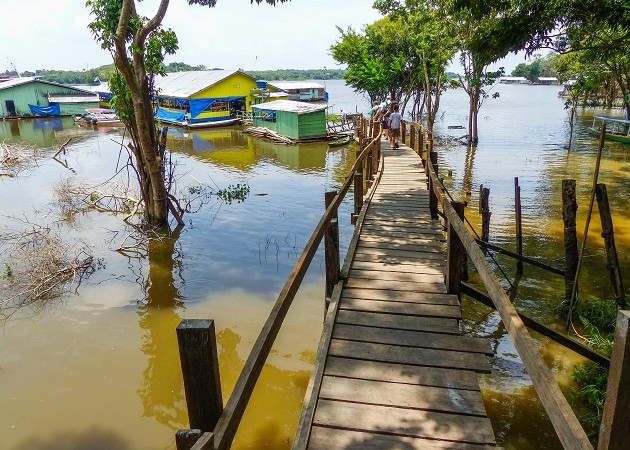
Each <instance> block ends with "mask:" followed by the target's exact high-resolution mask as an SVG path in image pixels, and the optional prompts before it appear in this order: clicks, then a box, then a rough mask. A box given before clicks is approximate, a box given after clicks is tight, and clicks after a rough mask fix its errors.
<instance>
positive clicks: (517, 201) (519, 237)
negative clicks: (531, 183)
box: [514, 177, 523, 275]
mask: <svg viewBox="0 0 630 450" xmlns="http://www.w3.org/2000/svg"><path fill="white" fill-rule="evenodd" d="M514 211H515V212H516V253H517V254H518V256H523V218H522V216H521V187H520V186H519V185H518V177H514ZM516 273H517V274H519V275H522V274H523V261H521V260H520V259H519V260H518V261H517V262H516Z"/></svg>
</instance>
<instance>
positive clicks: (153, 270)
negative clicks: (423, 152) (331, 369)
mask: <svg viewBox="0 0 630 450" xmlns="http://www.w3.org/2000/svg"><path fill="white" fill-rule="evenodd" d="M327 83H328V86H327V89H328V90H329V92H331V98H333V97H334V98H340V99H345V100H343V101H336V102H335V110H339V109H340V108H343V109H345V110H347V111H354V110H357V109H358V110H359V111H361V110H362V109H363V110H364V111H365V110H366V109H367V108H368V107H369V105H367V102H366V101H365V100H364V99H361V98H358V97H356V96H355V95H354V94H353V93H352V90H351V89H349V88H347V87H345V85H343V82H340V81H338V80H337V81H335V80H328V81H327ZM497 89H498V91H499V92H500V94H501V96H500V98H499V99H496V100H494V99H493V100H488V102H487V103H486V104H485V105H484V106H483V108H482V110H481V114H480V117H481V119H480V125H479V129H480V144H479V146H478V147H477V148H476V149H469V148H467V147H466V146H462V145H458V144H452V143H450V144H449V143H448V142H446V140H444V138H445V137H447V136H448V135H451V136H454V137H458V136H461V135H462V134H464V132H465V131H462V130H453V129H449V128H448V127H449V126H452V125H465V124H466V123H467V120H466V114H467V106H466V105H467V103H466V96H465V94H464V93H463V92H461V91H449V92H447V93H446V94H445V96H444V98H443V101H442V104H441V108H442V111H443V112H444V114H443V116H442V117H441V120H439V121H438V122H437V123H436V130H435V131H436V133H435V134H436V136H438V137H440V138H442V139H443V143H442V144H439V145H436V149H437V150H438V151H439V152H440V170H441V172H442V174H446V173H447V170H448V169H450V170H452V171H453V176H452V177H446V180H445V183H446V184H447V186H448V188H449V190H450V192H451V193H452V195H453V197H455V198H456V199H464V200H466V201H468V202H469V203H468V208H467V210H466V214H467V217H468V218H469V219H470V221H471V222H472V223H473V224H474V225H475V227H476V228H477V230H480V228H481V226H480V218H479V216H478V214H477V212H476V211H477V203H478V190H479V185H480V184H483V185H484V187H489V188H490V190H491V191H490V205H491V210H492V221H491V231H490V235H491V241H492V242H494V243H497V244H499V245H503V246H505V247H507V248H510V249H513V248H514V210H513V204H514V177H519V181H520V185H521V197H522V204H523V215H524V223H523V225H524V239H525V242H524V252H525V254H526V255H528V256H532V257H536V258H540V259H541V260H543V261H547V262H549V263H551V264H554V265H556V266H558V267H561V266H562V257H563V247H562V245H563V244H562V216H561V195H560V194H561V193H560V185H561V180H562V179H563V178H575V179H576V180H577V185H578V202H579V205H580V207H579V209H578V234H579V236H580V237H581V235H582V230H583V226H584V221H585V218H586V209H587V206H588V196H589V193H590V187H591V183H592V177H593V169H594V165H595V164H594V156H595V154H596V141H597V139H596V138H594V137H592V136H590V135H589V134H588V133H587V131H586V126H587V125H588V124H589V123H590V121H591V117H592V114H593V113H594V112H593V110H585V111H580V115H579V122H578V125H577V128H576V135H575V138H574V145H573V148H572V149H571V151H570V152H568V151H567V149H566V148H565V145H566V144H567V142H568V135H567V132H568V126H567V124H566V121H567V117H568V115H567V112H566V111H565V110H564V104H563V101H562V100H560V99H558V98H557V96H556V93H557V90H558V87H554V86H551V87H549V86H508V85H501V86H498V88H497ZM335 93H336V94H338V96H337V97H335V96H334V94H335ZM344 101H345V102H346V103H344ZM356 105H359V106H356ZM360 105H363V106H360ZM613 113H615V112H613ZM69 138H72V140H71V141H70V143H69V144H68V146H67V149H66V152H65V154H61V155H59V157H58V159H57V160H53V159H52V158H50V157H51V156H52V155H53V154H54V153H55V152H56V149H57V148H58V147H59V146H60V145H61V144H63V143H64V142H66V140H67V139H69ZM0 140H1V141H6V142H24V143H27V144H29V145H31V146H34V147H35V148H37V149H39V151H41V152H42V154H43V155H44V156H45V157H43V158H41V159H40V160H38V163H37V165H36V166H34V167H29V168H28V169H27V170H25V171H24V172H21V173H19V174H18V175H17V176H15V177H0V196H1V198H2V206H3V212H2V214H3V225H4V226H6V227H9V228H11V229H15V228H17V227H19V226H20V224H22V226H23V225H24V222H25V221H30V222H33V223H38V224H43V225H48V226H51V227H52V228H53V229H54V230H56V231H58V232H59V233H60V234H61V235H62V236H63V238H64V240H67V241H68V242H73V241H74V240H81V241H84V242H86V243H88V244H89V245H90V246H92V247H91V248H92V250H93V253H94V256H95V257H96V258H100V261H101V262H102V267H101V268H100V269H99V270H98V271H97V272H95V273H94V274H93V275H92V277H91V278H90V279H89V280H88V282H87V283H84V284H83V285H81V286H80V288H79V289H78V291H77V293H70V294H67V295H65V296H63V297H61V298H57V299H54V300H51V301H48V302H47V303H46V305H44V306H43V307H42V308H39V309H37V310H28V309H25V310H21V311H19V312H18V313H16V314H14V315H13V317H11V319H10V320H7V321H4V322H3V323H2V324H1V328H0V330H1V333H2V336H1V340H0V367H1V370H0V383H1V384H2V393H3V395H2V396H0V431H1V432H0V448H2V449H9V450H16V449H17V450H26V449H29V450H32V449H35V450H52V449H58V448H67V449H86V448H90V449H112V448H116V449H124V450H127V449H128V450H136V449H166V448H174V433H175V431H176V430H177V429H179V428H185V427H187V426H188V423H187V422H188V419H187V415H186V406H185V399H184V393H183V382H182V379H181V369H180V365H179V357H178V350H177V341H176V337H175V328H176V326H177V324H178V323H179V322H180V320H182V319H184V318H200V319H201V318H203V319H206V318H209V319H213V320H214V321H215V328H216V331H217V339H218V345H219V360H220V366H221V367H220V369H221V377H222V379H221V382H222V387H223V392H224V401H225V399H226V398H227V396H228V395H229V392H230V391H231V390H232V388H233V386H234V384H235V382H236V378H237V376H238V374H239V372H240V370H241V368H242V366H243V364H244V361H245V359H246V358H247V355H248V353H249V350H250V349H251V347H252V345H253V342H254V340H255V339H256V336H257V334H258V332H259V330H260V329H261V327H262V325H263V323H264V321H265V319H266V317H267V315H268V313H269V310H270V309H271V306H272V304H273V302H274V301H275V299H276V297H277V295H278V292H279V291H280V289H281V288H282V286H283V284H284V282H285V281H286V278H287V276H288V274H289V273H290V270H291V268H292V267H293V265H294V263H295V261H296V259H297V258H298V256H299V254H300V252H301V251H302V249H303V247H304V245H305V243H306V241H307V239H308V237H309V236H310V233H311V232H312V230H313V229H314V227H315V225H316V223H317V221H318V219H319V217H320V216H321V214H322V212H323V210H324V204H323V197H324V192H326V191H328V190H333V189H336V188H338V187H339V186H340V185H341V183H342V182H343V180H344V177H345V175H346V173H347V171H348V170H349V168H350V167H351V164H352V163H353V161H354V157H355V150H356V148H355V147H353V146H347V147H342V148H334V149H328V147H327V145H325V144H321V143H319V144H318V143H313V144H301V145H297V146H278V145H273V144H271V143H269V142H265V141H261V140H257V139H253V138H251V137H250V136H248V135H246V134H244V133H242V132H241V130H240V129H239V128H227V129H216V130H199V131H195V132H192V133H191V132H187V131H184V130H179V129H173V130H171V132H170V136H169V141H168V145H169V148H170V149H171V150H173V152H174V157H175V159H176V162H177V164H178V173H179V174H180V179H179V180H178V185H179V186H180V187H181V188H182V189H184V190H185V189H186V188H187V187H188V186H198V185H199V184H200V183H202V184H204V185H208V186H213V187H218V188H225V187H227V186H229V185H234V184H237V183H246V184H247V185H249V187H250V189H251V191H250V194H249V196H248V198H247V199H246V200H245V201H244V202H242V203H232V204H230V205H228V204H225V203H223V202H221V201H218V200H216V199H215V200H213V201H212V202H211V203H210V204H207V205H205V206H204V208H202V209H201V211H199V212H198V213H195V214H190V215H187V216H186V217H185V221H186V226H185V227H184V228H183V229H181V230H180V231H179V236H178V238H177V239H176V240H175V239H173V240H166V241H165V242H163V243H162V244H159V245H158V244H156V245H155V246H154V247H153V248H151V252H150V253H149V254H148V255H146V257H142V258H131V257H129V258H128V257H125V256H123V255H121V254H119V253H117V252H115V251H114V249H115V248H117V247H118V246H119V245H120V244H121V242H122V241H123V239H124V238H125V234H126V229H125V228H124V226H123V222H122V219H123V216H122V215H113V214H107V213H102V212H97V211H95V210H91V209H81V210H79V211H70V212H69V211H67V210H66V211H62V210H61V209H60V207H59V205H58V200H57V195H56V194H55V187H56V186H57V185H58V184H59V183H60V182H62V181H64V180H66V179H72V180H75V181H76V182H78V183H82V184H87V185H91V186H93V185H96V184H98V183H100V182H103V181H105V180H107V179H108V178H109V177H111V176H112V175H113V174H114V173H115V172H116V168H117V167H120V165H121V161H123V162H124V160H125V158H126V155H125V153H124V152H123V153H122V154H121V153H120V147H119V143H120V142H121V141H123V140H124V136H123V131H122V129H120V128H110V129H106V128H100V129H98V130H93V129H82V128H78V127H76V126H75V125H74V124H73V122H72V120H71V119H57V120H53V121H48V120H43V119H38V120H21V121H7V122H0ZM629 149H630V146H627V145H623V144H615V143H607V144H606V147H605V149H604V159H603V162H602V173H601V175H600V181H601V182H604V183H606V184H607V186H608V192H609V197H610V200H611V210H612V213H613V220H614V223H615V237H616V239H617V245H618V251H619V256H620V260H621V264H622V267H623V274H624V275H625V277H626V279H627V278H628V275H630V273H629V272H630V270H629V268H630V264H628V249H629V248H630V220H629V217H628V214H630V210H629V209H628V207H627V205H628V200H629V199H628V195H630V194H629V192H630V181H629V179H628V177H627V172H628V170H627V169H628V166H629V165H630V162H629V161H630V158H629V156H628V155H629V154H630V153H628V150H629ZM121 155H122V156H121ZM349 199H350V201H351V197H349ZM351 208H352V205H351V203H350V202H345V203H344V204H343V205H342V207H341V211H340V214H339V216H340V224H341V226H340V231H341V247H342V251H345V248H346V247H347V245H348V242H349V238H350V231H351V229H350V226H349V217H350V210H351ZM599 233H600V230H599V219H598V218H597V216H595V217H594V218H593V220H592V223H591V231H590V233H589V241H588V247H587V248H588V249H589V258H588V260H587V263H586V264H585V265H584V267H583V269H582V278H581V279H582V280H584V281H582V283H581V287H582V294H581V295H582V296H583V298H587V297H589V296H596V297H599V298H604V299H610V298H612V297H611V292H612V291H611V288H610V286H609V282H608V276H607V273H606V271H605V256H604V255H603V252H602V249H603V247H602V243H601V238H600V237H599ZM497 260H498V261H499V263H500V264H501V265H502V267H503V268H504V271H505V272H506V275H507V278H508V279H509V280H510V282H511V283H513V282H514V271H515V266H514V262H513V261H511V260H509V259H504V258H500V257H497ZM499 275H500V273H499ZM500 276H501V277H502V275H500ZM471 279H472V281H473V282H475V274H474V273H471ZM2 283H5V279H3V278H0V284H2ZM503 284H504V287H505V288H506V289H507V288H508V287H509V283H508V281H506V280H504V281H503ZM323 292H324V281H323V253H322V252H321V251H320V252H319V253H318V254H317V255H316V257H315V260H314V262H313V263H312V265H311V269H310V270H309V272H308V274H307V276H306V278H305V281H304V283H303V287H302V289H301V290H300V291H299V293H298V296H297V298H296V300H295V302H294V305H293V306H292V308H291V310H290V312H289V315H288V316H287V319H286V320H285V325H284V327H283V329H282V331H281V332H280V335H279V337H278V340H277V342H276V345H275V346H274V348H273V351H272V355H271V357H270V359H269V363H268V364H267V365H266V367H265V369H264V371H263V374H262V376H261V379H260V380H259V382H258V387H257V388H256V390H255V392H254V395H253V397H252V401H251V403H250V407H249V408H248V410H247V412H246V414H245V416H244V419H243V422H242V426H241V428H240V430H239V432H238V434H237V437H236V441H235V444H234V447H233V448H235V449H261V448H267V449H285V448H290V444H291V441H292V438H293V434H294V431H295V427H296V423H297V420H298V417H299V412H300V408H301V402H302V399H303V396H304V391H305V389H306V385H307V383H308V379H309V376H310V370H311V368H312V363H313V359H314V352H315V350H316V347H317V343H318V339H319V334H320V332H321V326H322V319H323V307H324V306H323ZM563 292H564V285H563V280H562V278H560V277H557V276H555V275H549V274H547V273H545V272H543V271H541V270H539V269H535V268H531V267H529V266H525V274H524V276H523V277H522V279H521V280H520V282H519V283H518V290H517V295H516V297H515V303H516V305H517V306H518V307H519V309H520V310H521V311H523V312H525V313H527V314H528V315H530V316H531V317H533V318H535V319H538V320H540V321H542V322H543V323H546V324H547V325H549V326H551V327H555V328H557V329H560V328H561V327H562V324H561V321H559V320H558V318H557V314H556V313H555V312H554V308H555V307H556V306H557V304H558V303H559V301H560V300H561V299H562V296H563ZM464 314H465V318H466V320H465V321H464V323H463V324H464V329H465V331H466V332H467V333H470V334H475V335H480V336H487V337H489V338H490V339H491V341H492V343H493V346H494V348H495V350H496V357H495V358H493V361H492V362H493V370H494V373H493V374H492V375H490V376H485V377H482V388H483V392H484V398H485V401H486V407H487V409H488V412H489V414H490V416H491V418H492V421H493V427H494V429H495V432H496V433H497V436H498V438H499V444H500V445H501V446H503V447H504V448H509V449H529V448H532V449H543V448H544V449H558V448H561V447H560V444H559V442H558V441H557V439H556V438H555V433H554V432H553V429H552V427H551V425H550V424H549V422H548V420H547V419H546V416H545V414H544V411H543V410H542V407H541V405H540V402H539V401H538V399H537V397H536V395H535V393H534V392H533V390H532V388H531V384H530V382H529V379H528V377H527V375H526V373H525V371H524V368H523V365H522V362H521V361H520V359H519V358H518V356H517V355H516V351H515V349H514V347H513V346H512V344H511V343H510V340H509V339H508V338H507V336H506V333H505V330H504V328H503V327H502V326H501V325H500V321H498V319H497V316H496V314H494V313H492V312H491V311H489V310H488V309H486V308H485V307H483V306H480V305H479V304H478V303H476V302H474V301H472V300H470V299H464ZM541 351H542V353H543V354H544V356H545V359H546V361H547V363H548V364H549V365H550V366H551V367H552V368H553V369H554V372H555V374H556V377H557V379H558V380H559V381H560V383H561V384H562V386H563V387H564V388H568V387H569V386H570V384H571V381H570V371H571V369H572V367H573V366H574V365H575V364H577V363H580V362H582V361H583V360H582V359H581V358H579V357H577V356H576V355H575V354H573V353H572V352H570V351H567V350H564V349H562V348H561V347H559V346H557V345H554V344H552V343H549V342H546V341H544V340H542V341H541ZM60 443H63V446H62V447H61V446H60Z"/></svg>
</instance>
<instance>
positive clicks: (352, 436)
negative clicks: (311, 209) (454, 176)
mask: <svg viewBox="0 0 630 450" xmlns="http://www.w3.org/2000/svg"><path fill="white" fill-rule="evenodd" d="M373 127H375V125H373V124H372V123H370V122H369V121H362V122H361V123H360V127H359V129H358V130H357V135H358V140H359V142H360V143H361V149H362V150H361V151H360V152H358V155H357V161H356V163H355V165H354V166H353V169H352V172H351V176H349V177H348V178H347V180H346V182H345V183H344V185H343V186H342V187H341V188H340V190H339V191H338V192H330V193H327V195H326V199H325V200H326V211H325V213H324V215H323V217H322V218H321V220H320V222H319V224H318V226H317V228H316V229H315V231H314V232H313V235H312V236H311V238H310V240H309V242H308V243H307V244H306V247H305V249H304V251H303V253H302V255H301V256H300V258H299V260H298V261H297V263H296V266H295V267H294V269H293V271H292V273H291V275H290V277H289V279H288V280H287V283H286V284H285V286H284V288H283V289H282V291H281V293H280V294H279V296H278V300H277V301H276V303H275V305H274V307H273V309H272V311H271V313H270V315H269V317H268V319H267V321H266V323H265V325H264V326H263V329H262V331H261V333H260V335H259V337H258V339H257V341H256V343H255V344H254V347H253V349H252V351H251V353H250V356H249V358H248V360H247V361H246V363H245V366H244V368H243V371H242V373H241V376H240V377H239V379H238V381H237V383H236V386H235V388H234V390H233V392H232V393H231V395H230V397H229V399H228V400H227V402H226V404H225V406H223V401H222V395H221V389H220V382H219V371H218V362H217V361H216V353H217V351H216V340H215V337H214V324H213V322H212V321H211V320H207V321H205V320H201V321H200V320H184V321H182V323H181V324H180V326H179V327H178V329H177V334H178V340H179V346H180V357H181V361H182V371H183V375H184V383H185V390H186V401H187V405H188V414H189V420H190V425H191V427H190V428H191V429H188V430H180V431H179V432H178V433H177V435H176V442H177V448H178V450H188V449H194V450H202V449H227V448H230V446H231V442H232V440H233V437H234V434H235V433H236V429H237V427H238V424H239V422H240V419H241V417H242V415H243V412H244V410H245V407H246V406H247V402H248V401H249V398H250V396H251V393H252V391H253V389H254V386H255V384H256V380H257V379H258V376H259V374H260V371H261V370H262V367H263V365H264V363H265V360H266V358H267V356H268V354H269V352H270V351H271V348H272V345H273V341H274V339H275V337H276V335H277V333H278V331H279V329H280V326H281V324H282V321H283V319H284V317H285V316H286V313H287V311H288V308H289V306H290V304H291V301H292V300H293V298H294V296H295V294H296V292H297V290H298V289H299V285H300V283H301V281H302V279H303V277H304V274H305V273H306V270H307V268H308V265H309V263H310V262H311V261H312V259H313V257H314V255H315V253H316V251H317V248H318V246H319V244H320V242H321V241H322V240H323V241H324V246H325V260H326V303H327V312H326V317H325V323H324V328H323V333H322V338H321V341H320V344H319V348H318V352H317V358H316V361H315V367H314V369H313V374H312V377H311V380H310V383H309V386H308V387H307V392H306V397H305V401H304V406H303V411H302V415H301V417H300V421H299V424H298V428H297V433H296V436H295V440H294V442H293V449H295V450H298V449H300V450H301V449H307V448H308V449H326V450H335V449H363V448H366V449H430V448H453V449H455V448H456V449H476V448H482V447H494V446H496V441H495V436H494V433H493V430H492V425H491V422H490V420H489V419H488V417H487V416H486V410H485V407H484V403H483V400H482V396H481V393H480V388H479V384H478V381H477V376H476V374H477V373H488V372H489V371H490V366H489V363H488V359H487V358H488V355H491V354H492V351H491V349H490V345H489V343H488V342H487V341H486V340H484V339H479V338H473V337H466V336H462V335H461V334H460V327H459V320H460V319H461V307H460V303H459V295H460V292H461V290H462V288H463V286H464V284H462V282H461V276H462V269H463V268H464V267H465V266H466V264H467V263H466V258H469V259H470V262H471V263H472V265H474V267H475V269H476V270H477V271H478V272H479V275H480V277H481V279H482V280H483V283H484V286H485V288H486V290H487V291H488V297H489V299H490V300H489V303H490V304H491V305H493V306H494V307H495V309H497V311H498V313H499V315H500V317H501V320H502V321H503V324H504V325H505V327H506V329H507V331H508V333H509V334H510V337H511V338H512V340H513V341H514V345H515V347H516V348H517V350H518V351H519V354H520V356H521V358H522V360H523V362H524V364H525V366H526V368H527V372H528V374H529V375H530V377H531V379H532V382H533V384H534V387H535V388H536V389H537V392H538V394H539V396H540V399H541V402H542V404H543V406H544V407H545V409H546V411H547V413H548V415H549V418H550V419H551V422H552V423H553V425H554V428H555V430H556V432H557V434H558V437H559V439H560V441H561V442H562V444H563V446H564V447H565V448H571V449H592V448H593V446H592V444H591V443H590V442H589V440H588V438H587V436H586V434H585V433H584V430H583V429H582V428H581V426H580V424H579V423H578V421H577V419H576V417H575V414H574V413H573V411H572V410H571V408H570V406H569V404H568V403H567V401H566V399H565V398H564V396H563V395H562V392H561V391H560V388H559V387H558V384H557V383H556V381H555V379H554V378H553V375H552V374H551V372H550V370H549V369H548V368H547V367H546V366H545V364H544V362H543V360H542V357H541V356H540V354H539V353H538V350H537V347H536V344H535V343H534V341H533V340H532V338H531V337H530V336H529V333H528V332H527V329H526V328H525V325H524V323H523V321H522V319H521V317H520V316H519V314H518V313H517V312H516V310H515V309H514V307H513V306H512V305H511V303H510V301H509V299H508V297H507V295H506V294H505V292H504V291H503V290H502V288H501V286H500V284H499V282H498V280H497V279H496V277H495V276H494V273H493V271H492V270H491V268H490V266H489V264H488V262H487V261H486V258H485V255H484V254H483V253H482V251H481V250H480V248H479V246H478V244H477V243H476V242H475V240H474V239H473V238H472V236H470V234H469V232H468V230H467V229H466V226H465V225H464V223H463V222H462V218H463V213H464V205H463V204H462V203H457V202H451V201H450V200H449V199H448V198H447V196H446V195H445V194H444V193H445V189H444V187H443V186H442V183H441V181H440V180H439V178H438V176H437V173H438V167H437V155H436V154H435V153H434V152H433V151H432V140H431V136H430V133H426V132H425V131H424V130H423V129H422V127H421V126H420V125H418V124H411V126H409V125H408V124H406V125H405V127H404V128H403V133H402V134H403V141H404V142H405V143H406V144H408V145H403V146H401V148H399V149H390V148H388V144H387V143H386V142H385V141H381V138H380V132H379V130H378V129H375V128H373ZM407 127H408V128H409V129H407ZM351 186H354V189H353V193H354V213H353V214H352V223H354V224H355V230H354V234H353V237H352V240H351V242H350V245H349V249H348V252H347V255H346V257H345V259H344V261H343V264H341V259H340V255H339V218H338V213H337V210H338V207H339V205H340V204H341V202H342V200H343V198H344V196H345V195H346V193H347V192H349V190H350V187H351ZM440 206H441V210H440ZM440 218H441V220H440ZM445 231H446V233H445ZM445 236H446V237H445ZM467 293H468V292H467ZM629 317H630V316H629V315H628V314H626V312H622V313H620V317H619V321H620V322H619V323H618V329H625V330H626V332H627V330H628V322H629ZM624 324H625V328H624ZM622 334H623V333H622ZM616 339H618V340H619V342H621V344H620V345H618V344H617V341H615V346H616V347H615V348H616V349H617V348H618V349H620V350H619V356H615V355H613V358H612V361H611V362H610V366H611V369H610V370H611V372H610V377H611V378H610V379H611V382H610V383H609V384H610V385H612V386H613V388H614V389H616V391H615V392H614V393H612V394H611V393H610V390H611V387H610V385H609V394H608V395H609V397H610V399H607V402H606V413H605V417H604V422H603V423H604V424H605V426H604V427H603V428H602V437H601V438H600V443H599V447H598V448H602V449H605V448H610V449H613V448H623V447H619V446H618V445H620V444H621V443H622V442H626V441H625V440H624V439H625V435H626V434H627V427H626V425H627V424H628V418H629V414H630V413H629V412H628V409H627V408H625V407H624V405H627V402H628V400H630V398H629V397H630V395H629V394H628V386H629V385H630V374H629V373H628V372H629V368H628V366H629V364H628V363H627V362H626V363H624V359H625V349H626V348H629V349H630V345H629V344H628V341H629V340H628V337H627V333H625V334H623V335H622V336H620V337H616ZM624 340H625V341H624ZM578 351H581V350H578ZM582 352H583V354H587V353H588V352H587V350H583V351H582ZM617 405H619V407H618V406H617Z"/></svg>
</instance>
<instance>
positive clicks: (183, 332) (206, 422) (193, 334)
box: [176, 319, 223, 431]
mask: <svg viewBox="0 0 630 450" xmlns="http://www.w3.org/2000/svg"><path fill="white" fill-rule="evenodd" d="M176 331H177V342H178V344H179V359H180V362H181V366H182V374H183V376H184V390H185V392H186V405H187V406H188V419H189V422H190V428H191V429H199V430H201V431H213V430H214V427H215V425H216V424H217V421H218V420H219V416H220V415H221V412H222V411H223V398H222V396H221V380H220V377H219V359H218V357H217V340H216V337H215V333H214V321H213V320H202V319H185V320H182V321H181V322H180V324H179V325H178V326H177V330H176Z"/></svg>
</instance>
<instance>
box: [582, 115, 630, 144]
mask: <svg viewBox="0 0 630 450" xmlns="http://www.w3.org/2000/svg"><path fill="white" fill-rule="evenodd" d="M604 124H606V135H605V137H606V139H610V140H611V141H617V142H623V143H625V144H630V120H627V119H621V118H619V117H611V116H601V115H597V116H595V117H593V126H592V127H589V128H588V129H589V131H590V132H591V133H593V134H595V135H597V136H599V135H600V134H601V131H602V126H603V125H604Z"/></svg>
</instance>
